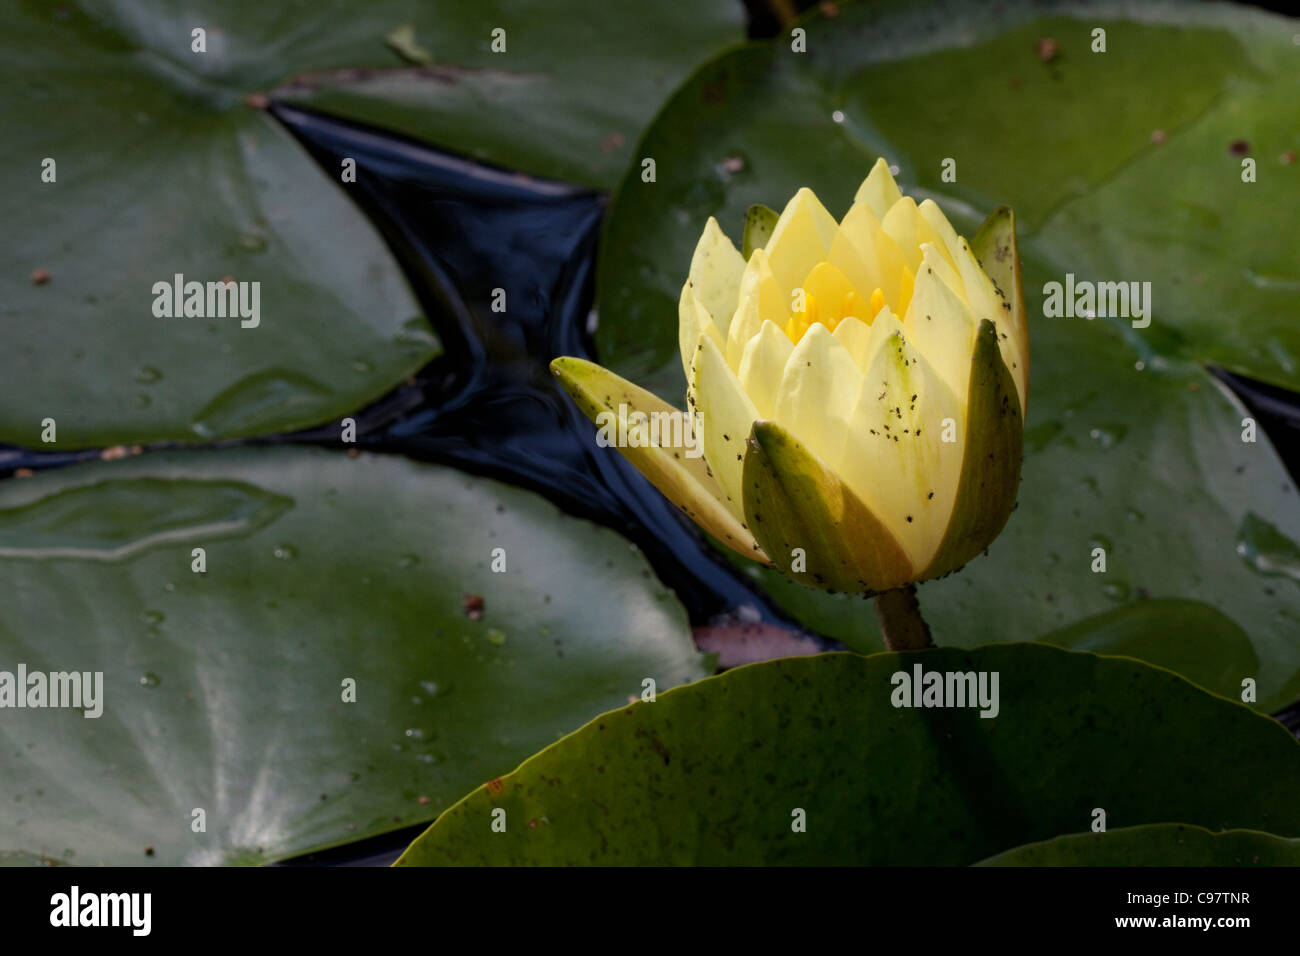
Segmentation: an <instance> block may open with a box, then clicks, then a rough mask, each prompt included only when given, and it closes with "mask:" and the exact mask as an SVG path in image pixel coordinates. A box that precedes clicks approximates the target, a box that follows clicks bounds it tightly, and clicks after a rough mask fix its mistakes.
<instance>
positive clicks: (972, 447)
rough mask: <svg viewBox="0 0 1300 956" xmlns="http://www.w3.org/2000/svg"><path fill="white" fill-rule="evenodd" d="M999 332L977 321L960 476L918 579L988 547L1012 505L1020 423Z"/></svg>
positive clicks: (952, 568)
mask: <svg viewBox="0 0 1300 956" xmlns="http://www.w3.org/2000/svg"><path fill="white" fill-rule="evenodd" d="M1016 399H1017V393H1016V383H1015V381H1014V379H1013V378H1012V375H1011V373H1010V371H1009V370H1008V368H1007V366H1006V363H1005V362H1004V361H1003V356H1002V351H1001V348H1000V346H999V339H998V334H997V329H996V327H995V326H994V324H993V323H992V322H989V321H987V320H986V321H984V322H982V323H980V327H979V331H978V332H977V333H976V346H975V354H974V356H972V359H971V373H970V392H969V395H968V399H967V401H968V407H969V415H968V425H967V428H966V434H965V435H964V436H961V437H962V441H961V442H960V443H959V445H958V446H957V447H960V448H962V449H963V451H962V464H961V474H960V478H959V481H958V487H957V491H956V494H955V496H954V497H955V501H954V504H953V508H952V514H951V516H950V520H949V522H948V527H947V528H946V529H945V534H944V537H943V541H942V543H941V544H940V546H939V548H938V549H937V551H936V553H935V555H934V556H933V558H932V559H931V560H930V561H928V562H927V563H926V564H925V565H924V567H925V570H924V571H923V572H922V573H921V574H920V575H919V576H918V578H917V580H925V579H926V578H933V577H940V576H942V575H945V574H947V573H949V572H950V571H955V570H957V569H958V568H960V567H961V566H962V565H964V564H965V563H966V562H967V561H969V560H970V559H971V558H973V557H975V556H976V555H977V554H979V553H980V552H981V551H983V550H984V549H985V548H987V547H988V546H989V544H990V543H992V541H993V539H994V538H996V537H997V536H998V533H999V532H1001V530H1002V528H1003V526H1004V525H1005V524H1006V523H1007V519H1008V518H1009V517H1010V516H1011V511H1012V509H1013V508H1014V507H1015V504H1016V492H1017V490H1018V488H1019V483H1020V462H1021V454H1022V441H1023V426H1024V420H1023V419H1022V418H1021V416H1020V403H1019V402H1018V401H1017V400H1016Z"/></svg>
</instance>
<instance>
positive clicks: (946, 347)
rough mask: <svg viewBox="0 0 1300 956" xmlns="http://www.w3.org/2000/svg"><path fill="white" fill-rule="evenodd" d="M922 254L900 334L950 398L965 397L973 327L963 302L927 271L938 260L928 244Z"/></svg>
mask: <svg viewBox="0 0 1300 956" xmlns="http://www.w3.org/2000/svg"><path fill="white" fill-rule="evenodd" d="M923 251H924V256H925V258H924V260H923V262H922V265H921V274H920V276H919V277H918V278H917V280H916V289H915V291H914V293H913V295H912V302H911V305H909V306H908V309H907V316H906V318H905V319H904V321H903V329H904V333H903V334H904V335H906V336H907V341H908V342H910V343H911V344H912V345H913V346H914V347H915V348H916V349H917V351H919V352H920V353H921V354H922V355H924V356H925V357H926V359H927V360H928V361H929V363H930V365H931V366H932V367H933V368H934V370H935V371H936V372H937V373H938V374H939V377H940V378H942V379H943V380H944V382H945V383H947V385H948V388H950V389H951V390H952V393H953V394H954V395H965V394H966V386H967V383H968V381H969V379H970V359H971V354H972V352H973V351H974V348H975V328H976V325H975V323H974V322H973V321H972V320H971V315H970V310H968V309H967V308H966V303H965V302H964V301H963V300H962V299H961V298H959V297H958V296H957V294H956V293H955V292H953V291H952V289H950V288H948V285H947V284H946V283H945V282H944V281H943V280H942V279H941V278H940V277H939V275H938V274H937V272H936V271H935V269H933V268H927V267H928V266H931V265H933V264H934V263H935V262H936V261H937V260H939V259H940V258H941V256H940V254H939V253H938V251H936V250H935V248H934V246H932V245H930V244H929V243H927V244H926V245H925V247H924V250H923Z"/></svg>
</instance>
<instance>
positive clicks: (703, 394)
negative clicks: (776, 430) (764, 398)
mask: <svg viewBox="0 0 1300 956" xmlns="http://www.w3.org/2000/svg"><path fill="white" fill-rule="evenodd" d="M691 381H692V382H693V383H694V400H695V410H696V411H697V412H699V413H700V416H701V418H702V421H701V426H700V427H701V437H702V438H703V443H704V458H705V460H706V461H707V462H708V463H709V467H710V469H711V470H712V472H713V475H714V477H715V478H717V479H718V484H719V485H721V486H722V492H723V499H724V501H725V502H726V505H727V508H728V509H729V510H730V511H731V513H732V514H733V515H735V516H736V517H737V518H738V519H740V520H742V521H743V520H744V514H745V510H744V505H743V503H742V502H741V498H740V495H741V471H742V467H743V466H742V462H743V460H744V452H745V437H746V436H747V435H748V434H749V429H750V426H751V425H753V424H754V421H755V419H757V418H758V412H757V411H756V410H755V409H754V403H753V402H751V401H750V400H749V397H748V396H747V395H746V394H745V392H744V390H743V389H742V388H741V387H740V382H739V381H738V380H737V379H736V373H735V372H733V371H732V370H731V368H730V367H729V366H728V365H727V360H726V359H725V358H723V355H722V350H721V349H719V348H718V346H717V343H716V342H714V341H713V339H711V338H709V336H707V335H701V336H700V339H699V342H698V343H697V344H696V348H695V365H694V375H693V376H692V378H691Z"/></svg>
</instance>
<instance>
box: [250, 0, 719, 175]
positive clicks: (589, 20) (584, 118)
mask: <svg viewBox="0 0 1300 956" xmlns="http://www.w3.org/2000/svg"><path fill="white" fill-rule="evenodd" d="M744 19H745V17H744V7H743V5H742V3H741V2H740V0H695V2H692V3H689V4H673V3H645V4H639V5H635V6H628V5H625V4H615V3H605V4H591V3H583V2H581V0H562V2H552V3H546V4H537V3H533V2H530V0H480V2H475V3H472V4H470V3H462V4H442V5H440V6H439V8H438V9H437V10H433V9H427V10H426V9H420V10H419V12H415V11H414V10H413V12H411V13H410V15H409V20H410V23H411V25H412V26H414V27H415V30H414V37H415V40H416V44H417V46H418V48H419V49H418V52H416V55H415V56H414V57H408V60H409V62H407V63H405V64H400V65H399V64H393V65H391V66H389V67H388V68H385V69H379V70H369V69H365V70H353V69H345V70H323V71H312V72H307V73H304V74H300V75H298V76H295V77H293V78H292V79H291V80H290V81H289V82H287V83H285V84H283V85H282V86H280V87H279V88H277V89H276V90H275V91H274V95H275V96H276V98H277V99H282V100H288V101H293V102H297V103H300V104H302V105H306V106H312V107H314V108H316V109H321V110H324V111H326V112H328V113H332V114H334V115H337V116H343V117H347V118H350V119H357V120H361V121H363V122H367V123H372V124H375V125H378V126H381V127H383V128H385V129H390V130H394V131H397V132H401V133H405V134H407V135H410V136H414V137H416V138H418V139H422V140H424V141H426V142H430V143H433V144H435V145H439V146H445V147H448V148H450V149H453V150H455V151H457V152H459V153H463V154H466V155H469V156H473V157H474V158H476V159H480V160H485V161H487V162H491V163H495V164H497V165H500V166H505V167H508V168H512V169H518V170H521V171H524V172H528V173H532V174H533V175H539V176H550V177H552V178H555V179H563V180H567V181H569V182H574V183H582V184H586V185H590V186H595V187H599V188H603V189H608V188H611V187H613V186H614V185H615V184H616V183H617V181H618V179H619V177H620V175H622V173H623V170H624V169H625V168H626V167H627V165H628V163H629V162H631V161H632V159H633V158H634V150H635V147H636V143H637V140H638V139H639V138H640V136H641V134H642V133H643V132H644V130H645V127H646V125H647V124H648V123H649V122H650V120H651V119H652V118H653V117H654V115H655V112H656V111H657V110H658V109H659V107H660V106H661V105H662V104H663V102H664V100H665V99H667V98H668V96H669V94H671V93H672V92H673V90H674V89H676V87H677V86H678V84H680V83H681V82H682V80H684V79H685V78H686V76H687V75H688V74H689V73H690V71H691V70H693V69H694V68H695V67H696V66H698V65H699V64H700V63H702V62H703V61H704V60H706V59H708V58H709V57H710V56H713V55H714V54H716V53H718V52H719V51H720V50H722V49H723V48H725V47H727V46H730V45H733V44H735V43H738V42H740V41H741V40H743V39H744V33H745V27H744ZM497 30H500V31H502V33H501V34H497V35H496V38H497V39H498V40H499V41H500V43H498V47H499V46H500V44H501V43H504V50H502V51H500V52H498V51H496V50H494V49H493V41H494V31H497ZM637 168H638V169H639V168H640V167H639V166H638V167H637Z"/></svg>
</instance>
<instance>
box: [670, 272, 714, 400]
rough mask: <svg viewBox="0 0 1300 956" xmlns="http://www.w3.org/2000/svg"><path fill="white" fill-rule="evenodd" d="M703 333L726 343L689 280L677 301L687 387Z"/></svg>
mask: <svg viewBox="0 0 1300 956" xmlns="http://www.w3.org/2000/svg"><path fill="white" fill-rule="evenodd" d="M701 335H708V336H709V338H711V339H712V340H713V341H714V342H715V343H716V344H717V345H719V346H721V345H722V344H723V343H724V341H725V340H724V339H723V337H722V333H721V332H720V331H719V330H718V327H717V325H716V324H715V323H714V321H713V316H711V315H710V314H709V310H708V309H706V308H705V307H704V303H702V302H701V301H700V300H699V299H698V298H697V297H696V295H695V290H694V287H693V286H692V285H691V283H690V282H689V281H688V282H687V283H686V285H684V286H682V296H681V299H679V300H678V302H677V347H678V348H679V349H680V350H681V353H682V371H684V372H685V373H686V384H687V388H688V389H689V387H690V382H691V363H692V362H693V361H694V360H695V344H696V343H697V342H698V341H699V339H700V336H701Z"/></svg>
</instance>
